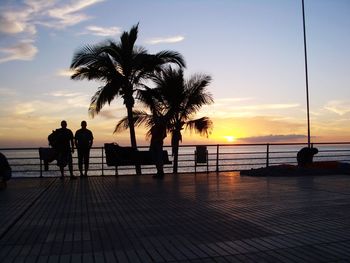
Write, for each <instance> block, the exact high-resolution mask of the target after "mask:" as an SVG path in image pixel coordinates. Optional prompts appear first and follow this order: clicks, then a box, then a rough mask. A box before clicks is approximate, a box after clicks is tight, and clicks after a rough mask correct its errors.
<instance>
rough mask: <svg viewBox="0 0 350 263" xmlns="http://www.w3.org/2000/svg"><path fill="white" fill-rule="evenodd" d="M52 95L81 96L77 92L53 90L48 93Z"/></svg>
mask: <svg viewBox="0 0 350 263" xmlns="http://www.w3.org/2000/svg"><path fill="white" fill-rule="evenodd" d="M48 95H50V96H53V97H77V96H82V94H81V93H79V92H70V91H64V90H63V91H55V92H53V93H50V94H48Z"/></svg>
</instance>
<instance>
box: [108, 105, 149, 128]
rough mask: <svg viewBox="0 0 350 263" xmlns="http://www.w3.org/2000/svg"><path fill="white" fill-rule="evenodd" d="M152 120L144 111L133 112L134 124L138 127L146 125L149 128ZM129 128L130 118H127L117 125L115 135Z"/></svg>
mask: <svg viewBox="0 0 350 263" xmlns="http://www.w3.org/2000/svg"><path fill="white" fill-rule="evenodd" d="M150 118H152V115H149V114H148V113H147V112H145V111H142V110H134V111H133V122H134V125H135V126H136V127H139V126H141V125H143V124H146V126H147V125H148V124H149V122H150ZM128 128H129V119H128V116H125V117H123V118H122V119H121V120H120V121H119V122H118V123H117V125H116V126H115V129H114V132H113V133H117V132H121V131H125V130H126V129H128Z"/></svg>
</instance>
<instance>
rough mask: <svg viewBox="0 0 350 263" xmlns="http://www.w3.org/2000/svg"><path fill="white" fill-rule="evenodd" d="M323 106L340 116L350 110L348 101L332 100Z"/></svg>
mask: <svg viewBox="0 0 350 263" xmlns="http://www.w3.org/2000/svg"><path fill="white" fill-rule="evenodd" d="M324 108H325V109H326V110H329V111H331V112H334V113H336V114H338V115H340V116H342V115H345V114H347V113H349V112H350V101H341V100H332V101H329V102H327V104H326V105H325V106H324Z"/></svg>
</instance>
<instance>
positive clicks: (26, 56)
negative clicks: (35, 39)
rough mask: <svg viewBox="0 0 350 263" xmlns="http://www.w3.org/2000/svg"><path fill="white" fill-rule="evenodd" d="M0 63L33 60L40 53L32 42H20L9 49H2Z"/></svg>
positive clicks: (0, 50) (0, 49)
mask: <svg viewBox="0 0 350 263" xmlns="http://www.w3.org/2000/svg"><path fill="white" fill-rule="evenodd" d="M0 53H2V54H0V63H4V62H7V61H11V60H31V59H33V58H34V57H35V55H36V54H37V53H38V49H37V48H36V47H35V46H34V45H33V44H32V42H20V43H17V44H15V45H13V46H9V47H2V48H1V47H0Z"/></svg>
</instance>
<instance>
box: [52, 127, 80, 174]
mask: <svg viewBox="0 0 350 263" xmlns="http://www.w3.org/2000/svg"><path fill="white" fill-rule="evenodd" d="M56 132H57V137H56V146H55V149H56V151H57V165H58V166H59V167H60V171H61V178H62V179H63V178H64V167H65V166H66V165H67V164H68V168H69V172H70V178H71V179H76V178H75V176H74V175H73V160H72V153H74V142H73V133H72V131H71V130H70V129H67V122H66V121H65V120H63V121H61V128H59V129H56Z"/></svg>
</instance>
